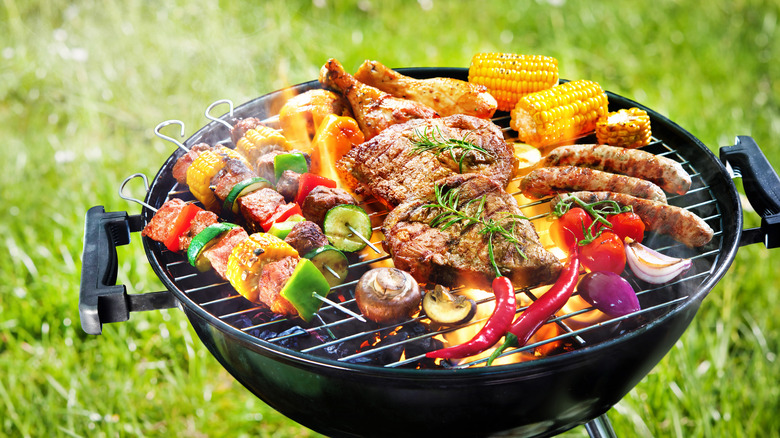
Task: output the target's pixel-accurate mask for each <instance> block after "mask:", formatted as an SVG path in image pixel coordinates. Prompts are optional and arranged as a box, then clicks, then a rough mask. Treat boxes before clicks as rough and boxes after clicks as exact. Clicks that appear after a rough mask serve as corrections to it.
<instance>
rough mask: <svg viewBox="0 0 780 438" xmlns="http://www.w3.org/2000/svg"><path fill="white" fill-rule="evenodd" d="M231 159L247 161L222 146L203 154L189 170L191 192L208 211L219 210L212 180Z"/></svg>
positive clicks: (188, 183) (188, 181) (188, 179)
mask: <svg viewBox="0 0 780 438" xmlns="http://www.w3.org/2000/svg"><path fill="white" fill-rule="evenodd" d="M230 158H233V159H237V160H242V161H246V159H245V158H244V157H243V156H242V155H241V154H239V153H238V152H236V151H235V150H233V149H230V148H226V147H224V146H220V147H217V148H214V149H208V150H205V151H203V152H201V153H200V155H198V158H196V159H195V160H194V161H193V162H192V164H191V165H190V167H188V168H187V185H188V186H189V187H190V192H192V194H193V195H194V196H195V199H197V200H198V201H200V202H201V203H202V204H203V206H204V207H205V208H206V209H207V210H211V211H218V210H219V205H220V204H219V200H218V199H217V197H216V196H214V192H212V191H211V179H212V178H214V175H216V174H217V172H219V171H220V170H221V169H222V168H223V167H224V166H225V162H226V161H227V160H228V159H230Z"/></svg>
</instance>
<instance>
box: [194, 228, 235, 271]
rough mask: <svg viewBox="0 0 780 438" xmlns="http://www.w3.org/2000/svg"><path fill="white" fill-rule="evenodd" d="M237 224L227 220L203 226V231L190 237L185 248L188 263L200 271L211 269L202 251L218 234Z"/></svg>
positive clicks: (212, 242)
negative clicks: (187, 246)
mask: <svg viewBox="0 0 780 438" xmlns="http://www.w3.org/2000/svg"><path fill="white" fill-rule="evenodd" d="M237 226H238V225H236V224H231V223H228V222H218V223H216V224H211V225H209V226H208V227H206V228H204V229H203V231H201V232H200V233H198V234H197V235H196V236H195V237H193V238H192V242H190V247H189V248H187V261H189V262H190V264H191V265H192V266H194V267H196V268H197V269H198V270H199V271H200V272H206V271H208V270H209V269H211V263H210V262H209V261H208V259H206V258H205V257H202V254H203V251H205V250H206V249H208V247H209V246H211V245H213V244H214V243H215V242H216V240H217V238H219V236H221V235H222V234H223V233H225V232H227V231H230V230H231V229H232V228H235V227H237Z"/></svg>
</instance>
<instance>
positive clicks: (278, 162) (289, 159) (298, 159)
mask: <svg viewBox="0 0 780 438" xmlns="http://www.w3.org/2000/svg"><path fill="white" fill-rule="evenodd" d="M285 170H292V171H293V172H297V173H300V174H304V173H306V172H308V171H309V163H307V162H306V157H305V156H304V155H303V154H301V153H299V152H293V153H289V154H279V155H277V156H275V157H274V178H276V181H279V178H281V177H282V173H283V172H284V171H285Z"/></svg>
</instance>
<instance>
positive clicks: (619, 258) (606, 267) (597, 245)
mask: <svg viewBox="0 0 780 438" xmlns="http://www.w3.org/2000/svg"><path fill="white" fill-rule="evenodd" d="M580 262H581V263H582V266H584V267H585V268H586V269H587V270H589V271H590V272H601V271H606V272H614V273H615V274H618V275H619V274H621V273H622V272H623V270H624V269H625V268H626V252H625V248H624V246H623V240H622V239H621V238H620V236H618V235H617V234H615V233H614V232H612V231H609V230H603V231H602V232H601V234H600V235H599V236H598V237H596V238H595V239H594V240H593V241H592V242H590V243H589V244H587V245H585V246H583V247H582V248H581V250H580Z"/></svg>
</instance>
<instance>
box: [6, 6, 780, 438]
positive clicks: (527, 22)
mask: <svg viewBox="0 0 780 438" xmlns="http://www.w3.org/2000/svg"><path fill="white" fill-rule="evenodd" d="M778 19H780V6H778V4H777V3H776V2H764V1H761V0H737V1H727V0H714V1H712V2H708V3H707V4H706V6H705V5H702V4H700V3H699V2H694V1H665V0H662V1H657V2H633V3H632V4H631V5H628V4H626V3H625V2H618V1H605V2H598V3H595V2H594V3H592V4H590V3H586V2H571V1H570V2H566V1H565V0H555V1H553V0H549V1H547V2H545V1H541V0H540V1H535V2H510V1H496V2H478V3H477V2H474V3H469V2H443V1H439V2H433V1H426V0H421V1H419V2H402V1H400V0H393V1H382V2H380V1H370V0H361V1H358V2H354V1H349V2H347V1H327V0H315V1H313V2H310V1H303V0H285V1H281V0H272V1H267V2H262V3H261V2H248V1H243V2H224V1H222V2H218V1H205V0H190V1H172V2H145V1H139V0H125V1H103V2H97V1H89V0H85V1H81V2H65V1H62V0H52V1H20V0H5V1H4V2H3V3H2V6H0V139H2V142H3V144H2V150H3V151H4V157H3V159H2V160H0V187H2V189H0V202H1V203H2V205H3V206H4V212H3V214H2V216H1V217H2V219H0V243H2V245H3V246H4V247H5V250H4V251H0V315H1V316H0V434H2V435H7V436H171V435H177V436H182V435H187V436H195V437H197V436H263V437H290V436H315V435H316V434H315V433H313V432H311V431H309V430H308V429H306V428H304V427H302V426H299V425H297V424H295V423H293V422H291V421H289V420H287V419H285V418H284V417H283V416H281V415H280V414H278V413H276V412H275V411H273V410H272V409H271V408H269V407H268V406H267V405H265V404H264V403H263V402H261V401H260V400H258V399H257V398H255V397H254V396H252V395H251V394H249V393H248V391H246V390H245V389H243V388H242V387H241V386H240V385H239V384H238V383H236V382H235V380H233V378H232V377H231V376H229V375H228V374H227V373H226V372H225V371H224V369H223V368H222V367H221V366H220V365H219V364H218V363H217V362H216V360H214V359H213V357H211V356H210V355H209V353H208V352H207V351H206V349H205V348H204V347H203V345H202V344H201V342H200V341H199V339H197V337H196V336H195V335H194V332H193V331H192V329H191V327H190V326H189V323H188V321H187V320H186V318H185V317H184V315H183V314H182V313H181V312H179V311H176V310H171V311H161V312H146V313H140V314H133V315H132V317H131V320H130V321H129V322H126V323H117V324H109V325H106V326H105V327H104V332H103V335H102V336H88V335H86V334H84V333H83V332H82V330H81V328H80V320H79V316H78V306H77V303H78V296H77V295H78V284H79V280H80V265H81V264H80V254H81V250H82V233H83V218H84V214H85V212H86V211H87V209H88V208H89V207H91V206H93V205H104V206H105V207H106V209H107V210H128V211H130V212H132V213H135V212H137V211H138V208H137V206H136V205H134V204H128V203H127V202H126V201H124V200H122V199H120V198H119V197H118V196H117V188H118V186H119V184H120V182H121V181H122V180H123V179H124V178H125V177H126V176H127V175H129V174H131V173H135V172H144V173H146V174H147V175H149V176H150V177H152V176H153V175H154V173H155V172H156V170H157V169H159V167H160V165H161V163H162V162H163V160H164V159H165V158H166V157H167V156H168V155H169V154H170V153H171V151H172V149H171V147H172V145H170V144H169V143H167V142H163V141H161V140H159V139H157V138H156V137H155V136H154V135H153V133H152V128H153V127H154V126H156V125H157V124H158V123H159V122H161V121H163V120H167V119H181V120H183V121H184V122H185V125H186V127H187V128H186V131H187V135H190V134H192V133H193V132H195V130H196V129H197V128H198V127H199V126H201V125H203V124H204V123H205V121H206V120H205V118H204V117H203V115H202V112H203V110H204V109H205V107H206V106H207V105H208V104H209V103H211V102H213V101H215V100H217V99H222V98H229V99H232V100H233V101H234V102H237V103H240V102H244V101H246V100H249V99H251V98H253V97H256V96H258V95H260V94H263V93H265V92H268V91H272V90H274V89H276V88H279V87H281V86H284V85H286V84H290V83H296V82H301V81H306V80H310V79H313V78H315V77H316V75H317V72H318V70H319V67H320V66H321V65H322V64H323V63H324V62H325V60H326V59H327V58H329V57H335V58H337V59H339V60H341V61H342V62H343V63H344V65H345V66H346V67H347V68H348V69H349V70H354V69H355V68H356V67H357V66H358V65H359V63H360V62H362V61H363V60H364V59H367V58H372V59H377V60H380V61H382V62H383V63H385V64H388V65H390V66H462V67H465V66H467V65H468V63H469V60H470V58H471V55H472V54H473V53H475V52H477V51H488V50H490V51H511V52H520V53H538V54H548V55H552V56H555V57H557V58H558V59H559V60H560V68H561V72H562V76H563V77H566V78H570V79H571V78H588V79H592V80H596V81H598V82H599V83H601V84H602V85H603V86H604V87H605V88H606V89H608V90H610V91H614V92H616V93H618V94H622V95H625V96H627V97H629V98H633V99H635V100H637V101H640V102H642V103H644V104H646V105H648V106H649V107H650V108H653V109H655V110H657V111H659V112H660V113H662V114H664V115H666V116H668V117H669V118H671V119H672V120H674V121H676V122H677V123H679V124H680V125H681V126H683V127H684V128H686V129H687V130H689V131H690V132H692V133H693V134H694V135H695V136H697V137H698V138H700V139H701V140H702V141H703V142H704V143H705V144H707V145H708V146H709V147H710V148H712V149H713V150H717V148H718V147H719V146H724V145H729V144H732V142H733V139H734V137H735V136H736V135H752V136H753V137H754V138H755V139H756V140H757V142H758V143H759V145H761V146H762V147H763V149H764V152H765V153H766V154H767V156H768V157H769V159H770V161H771V162H772V163H774V164H775V166H777V165H778V163H780V144H778V142H777V138H780V81H778V80H777V79H778V78H780V64H778V63H777V62H776V60H777V59H780V44H778V41H780V23H778ZM129 190H130V191H133V192H135V193H136V194H138V196H140V191H141V190H142V188H141V187H139V186H138V185H133V186H132V187H130V188H129ZM746 221H747V222H748V225H750V226H756V225H757V224H758V222H759V219H758V216H757V215H756V214H755V213H751V212H747V213H746ZM119 256H120V257H119V261H120V265H119V279H118V281H119V283H122V284H125V285H127V287H128V290H129V291H130V292H147V291H155V290H160V289H161V288H162V285H161V284H160V283H159V281H158V280H157V279H156V278H155V276H154V274H153V273H152V272H151V269H149V265H148V263H147V261H146V259H145V256H144V253H143V249H142V248H141V246H140V244H139V242H137V239H136V241H134V242H133V243H132V244H131V245H128V246H127V247H122V248H121V251H120V254H119ZM779 267H780V263H779V262H778V255H777V254H773V253H772V252H770V251H769V250H767V249H765V248H764V247H763V246H761V245H751V246H748V247H745V248H742V249H741V250H740V251H739V253H738V255H737V258H736V260H735V261H734V265H733V267H732V268H731V269H730V271H729V273H728V274H727V275H726V277H725V278H724V279H723V280H722V281H721V282H720V283H719V284H718V285H717V287H715V288H714V289H713V290H712V292H711V293H710V295H709V296H708V297H707V299H706V300H705V301H704V302H703V304H702V306H701V309H700V311H699V313H698V315H697V317H696V318H695V320H694V322H693V324H692V325H691V326H690V327H689V329H688V330H687V331H686V332H685V334H684V335H683V337H682V338H681V339H680V340H679V342H678V343H677V346H676V348H674V349H673V350H672V351H671V352H670V353H669V354H668V355H667V356H666V357H665V358H664V359H663V360H662V361H661V363H660V364H659V365H658V366H657V367H656V368H655V369H654V370H653V371H652V372H651V373H650V374H649V375H648V376H647V377H646V378H645V379H644V380H643V381H642V382H641V383H640V384H638V385H637V386H636V388H635V389H634V390H632V391H631V392H630V393H629V394H628V396H626V397H625V398H624V399H623V400H622V401H621V402H620V403H619V404H618V405H617V406H615V408H613V409H612V410H611V411H610V413H609V418H610V420H611V422H612V424H613V425H614V427H615V429H616V431H617V434H618V436H648V437H649V436H685V437H710V436H749V437H752V436H762V437H764V436H775V437H777V436H780V432H778V431H780V419H779V417H778V416H777V412H778V411H780V403H779V402H778V400H780V389H778V388H780V387H779V386H778V385H777V382H778V381H779V380H780V361H778V358H777V353H778V343H779V342H778V340H779V339H780V336H778V334H777V333H780V327H779V323H778V318H777V316H778V311H777V302H776V300H775V298H776V297H777V296H778V281H777V273H776V271H777V269H778V268H779ZM584 434H585V432H584V429H583V428H577V429H575V430H573V431H570V432H568V433H567V434H566V435H567V436H582V435H584Z"/></svg>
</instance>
